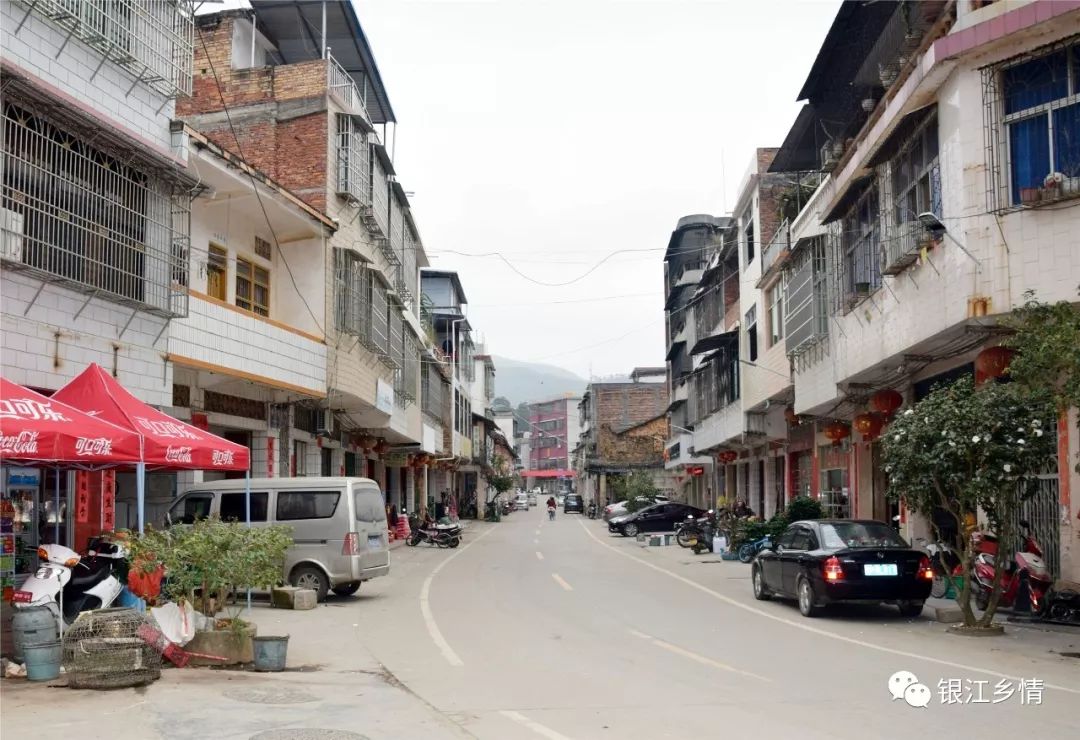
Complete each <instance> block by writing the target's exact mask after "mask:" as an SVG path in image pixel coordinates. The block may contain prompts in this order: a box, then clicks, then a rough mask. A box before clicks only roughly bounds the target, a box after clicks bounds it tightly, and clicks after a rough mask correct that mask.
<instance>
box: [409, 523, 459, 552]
mask: <svg viewBox="0 0 1080 740" xmlns="http://www.w3.org/2000/svg"><path fill="white" fill-rule="evenodd" d="M421 542H426V543H428V544H429V545H435V546H436V547H457V546H458V545H460V544H461V526H460V525H457V524H434V523H431V522H429V523H427V524H425V525H423V526H420V527H417V528H416V529H414V530H413V531H412V534H410V535H409V539H407V540H405V544H406V545H409V546H410V547H416V546H417V545H419V544H420V543H421Z"/></svg>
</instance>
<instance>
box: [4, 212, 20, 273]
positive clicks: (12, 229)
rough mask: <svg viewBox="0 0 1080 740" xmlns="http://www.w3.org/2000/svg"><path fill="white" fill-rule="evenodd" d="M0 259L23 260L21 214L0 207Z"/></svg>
mask: <svg viewBox="0 0 1080 740" xmlns="http://www.w3.org/2000/svg"><path fill="white" fill-rule="evenodd" d="M0 259H5V260H8V261H10V262H22V261H23V215H22V214H21V213H18V212H17V211H10V210H8V209H7V208H0Z"/></svg>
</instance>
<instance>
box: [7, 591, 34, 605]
mask: <svg viewBox="0 0 1080 740" xmlns="http://www.w3.org/2000/svg"><path fill="white" fill-rule="evenodd" d="M32 598H34V595H33V594H32V593H30V592H29V591H16V592H15V593H13V594H12V595H11V603H12V604H29V603H30V600H31V599H32Z"/></svg>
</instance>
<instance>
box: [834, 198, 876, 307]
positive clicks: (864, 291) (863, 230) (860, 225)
mask: <svg viewBox="0 0 1080 740" xmlns="http://www.w3.org/2000/svg"><path fill="white" fill-rule="evenodd" d="M880 204H881V201H880V199H879V193H878V182H877V179H876V178H875V179H874V180H873V181H872V182H871V183H870V185H869V186H868V187H867V189H866V192H865V193H863V194H862V196H860V197H859V199H858V201H857V202H856V203H855V205H854V206H852V208H851V210H850V211H849V212H848V214H847V215H846V216H844V218H842V219H840V233H839V234H838V237H839V239H838V244H839V248H840V259H839V260H838V261H837V266H838V268H839V270H840V275H839V281H838V285H837V288H838V291H837V304H836V306H835V308H836V310H838V311H848V310H850V309H852V308H853V307H854V306H855V305H857V304H858V303H860V302H861V301H862V300H863V299H864V298H866V297H868V296H869V295H870V294H871V293H872V292H874V291H875V290H876V289H877V288H879V287H881V221H882V214H881V205H880Z"/></svg>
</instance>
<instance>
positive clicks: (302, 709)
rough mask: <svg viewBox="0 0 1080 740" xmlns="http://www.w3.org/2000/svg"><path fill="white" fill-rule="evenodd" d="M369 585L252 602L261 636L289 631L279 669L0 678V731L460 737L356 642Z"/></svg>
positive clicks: (121, 737) (113, 737) (122, 736)
mask: <svg viewBox="0 0 1080 740" xmlns="http://www.w3.org/2000/svg"><path fill="white" fill-rule="evenodd" d="M372 591H373V595H367V594H366V593H365V589H361V591H360V592H359V593H358V594H357V595H356V596H353V597H346V598H341V597H333V596H332V597H330V598H329V599H328V600H327V602H326V603H325V604H321V605H319V606H318V607H317V608H316V609H314V610H311V611H291V610H281V609H271V608H270V607H269V606H268V605H267V604H257V605H255V606H254V607H253V608H252V613H251V615H250V618H251V620H252V621H254V622H255V623H256V624H257V625H258V629H259V634H260V635H286V634H287V635H289V638H290V639H289V654H288V667H287V669H286V671H285V672H284V673H274V674H270V673H252V672H247V671H239V670H225V669H215V668H182V669H181V668H165V669H163V670H162V676H161V679H160V680H159V681H157V682H155V683H153V684H151V685H150V686H148V687H145V688H140V689H120V690H116V691H106V692H101V691H80V690H59V693H58V690H57V689H54V688H50V686H51V685H60V686H62V685H64V682H63V678H61V680H59V681H53V682H44V683H32V682H29V681H26V680H25V679H5V680H3V681H2V682H0V690H2V695H3V715H2V718H0V735H2V736H3V737H5V738H8V737H10V738H21V737H24V738H28V737H35V738H46V739H50V740H51V739H52V738H57V739H58V740H59V739H60V738H70V737H84V738H98V737H108V738H110V740H128V738H130V739H131V740H150V739H152V738H169V739H170V740H175V739H177V738H185V739H186V738H191V740H196V739H197V738H207V737H212V738H220V739H225V738H236V739H237V740H240V739H243V740H247V739H248V738H261V737H265V738H267V740H269V738H281V737H285V736H286V735H282V734H278V731H283V730H288V731H290V734H288V735H287V736H288V737H293V738H317V737H334V738H336V739H337V740H344V739H345V738H349V737H356V738H360V737H367V738H405V737H425V738H456V737H462V736H463V732H462V730H461V729H460V728H459V727H458V726H457V725H455V724H454V723H453V722H451V721H449V720H447V719H446V718H444V717H443V716H442V715H441V714H439V713H438V712H436V711H435V710H434V709H432V708H431V707H430V706H429V705H428V704H427V703H425V702H424V701H423V700H421V699H419V698H418V697H416V696H415V695H414V694H413V693H411V692H410V691H409V690H408V689H406V688H404V687H403V686H402V685H401V684H400V683H399V682H398V681H397V680H396V679H395V678H394V676H392V675H390V674H389V673H388V672H387V671H386V669H385V668H384V667H383V666H382V665H381V664H380V663H379V662H378V661H376V660H375V658H374V657H372V655H371V654H370V653H369V652H368V651H367V650H366V649H365V648H364V647H363V646H362V642H361V640H360V637H359V636H360V633H361V631H362V630H363V629H364V620H365V612H367V611H369V610H371V609H374V608H377V604H378V601H379V599H380V597H379V596H378V591H377V590H376V589H373V590H372ZM319 731H324V732H319ZM329 731H335V732H336V733H337V734H326V733H327V732H329ZM264 733H265V734H264ZM293 733H295V734H293ZM342 733H354V734H353V735H349V734H342Z"/></svg>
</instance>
